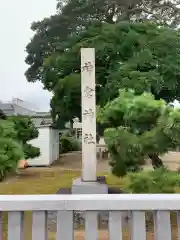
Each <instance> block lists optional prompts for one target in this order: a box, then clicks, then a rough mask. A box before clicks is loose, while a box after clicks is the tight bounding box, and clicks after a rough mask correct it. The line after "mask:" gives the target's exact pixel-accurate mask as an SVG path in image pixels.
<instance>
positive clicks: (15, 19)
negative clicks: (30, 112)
mask: <svg viewBox="0 0 180 240" xmlns="http://www.w3.org/2000/svg"><path fill="white" fill-rule="evenodd" d="M1 1H2V2H1V3H0V22H1V36H0V53H1V55H0V100H3V101H8V100H11V99H12V97H19V98H21V99H23V100H28V101H31V102H33V103H35V104H36V105H38V106H39V107H40V109H41V110H48V109H49V99H50V97H51V93H49V92H47V91H44V90H43V89H42V85H41V84H40V83H39V82H37V83H28V82H27V81H26V78H25V76H24V72H25V71H26V69H27V67H28V66H27V65H26V64H25V62H24V59H25V57H26V52H25V46H26V45H27V44H28V42H29V41H30V38H31V37H32V36H33V32H31V30H30V25H31V23H32V22H33V21H36V20H41V19H43V18H44V17H48V16H50V15H52V14H53V13H55V10H56V0H46V1H44V0H30V1H29V0H17V1H5V0H1Z"/></svg>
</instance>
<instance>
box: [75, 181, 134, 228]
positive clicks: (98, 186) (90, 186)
mask: <svg viewBox="0 0 180 240" xmlns="http://www.w3.org/2000/svg"><path fill="white" fill-rule="evenodd" d="M102 178H103V177H98V178H97V182H83V181H82V180H81V178H77V179H75V180H74V181H73V183H72V192H71V193H72V194H108V185H107V184H106V180H105V179H102ZM108 216H109V213H108V211H102V212H101V213H99V216H98V221H99V226H100V225H101V224H102V225H104V224H105V226H106V227H107V226H108V224H107V223H108ZM130 217H131V214H130V213H128V212H127V211H124V213H123V219H122V220H123V221H122V226H123V227H128V224H129V220H130ZM84 221H85V220H84V213H83V212H76V213H75V226H76V227H75V228H77V226H78V224H84Z"/></svg>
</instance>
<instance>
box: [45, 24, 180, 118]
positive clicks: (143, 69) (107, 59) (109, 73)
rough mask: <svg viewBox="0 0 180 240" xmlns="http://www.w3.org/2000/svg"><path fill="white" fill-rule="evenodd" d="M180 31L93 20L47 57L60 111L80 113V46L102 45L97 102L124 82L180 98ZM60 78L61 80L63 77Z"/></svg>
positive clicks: (54, 101) (69, 114)
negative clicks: (61, 50) (57, 51)
mask: <svg viewBox="0 0 180 240" xmlns="http://www.w3.org/2000/svg"><path fill="white" fill-rule="evenodd" d="M179 40H180V35H179V31H177V30H173V29H170V28H168V27H167V28H166V27H161V28H159V27H158V26H157V25H155V24H153V23H150V22H145V23H132V24H129V23H128V22H120V23H118V24H114V25H112V24H106V23H104V24H99V23H96V24H93V25H92V26H90V27H89V28H88V29H86V30H85V31H84V32H82V33H80V34H79V35H78V36H77V37H74V38H73V40H72V39H71V40H70V41H67V43H66V49H68V51H65V52H64V53H62V54H60V55H59V56H56V55H52V56H51V57H49V58H47V59H46V60H45V61H44V77H45V78H46V81H47V83H46V84H47V85H46V86H47V88H48V86H54V87H52V91H53V92H54V96H53V99H52V102H51V107H52V111H53V113H54V115H56V114H59V115H60V116H61V118H63V117H64V118H66V120H69V119H72V118H73V117H75V116H77V117H80V115H81V114H80V105H81V102H80V99H81V98H80V48H81V47H95V48H96V83H97V84H98V85H101V87H97V89H96V90H97V96H96V97H97V104H98V105H101V106H102V105H104V104H105V103H106V102H107V101H109V100H111V99H114V98H115V97H117V95H118V90H119V89H120V88H132V89H135V91H136V92H137V93H139V94H141V93H143V92H144V91H149V92H152V93H153V94H154V95H155V98H156V99H160V98H163V99H165V100H166V101H167V102H170V101H173V100H174V99H175V98H176V99H177V100H179V99H180V86H179V84H180V82H179V75H180V68H179V63H180V54H179V53H180V51H179V49H180V41H179ZM57 79H58V80H57Z"/></svg>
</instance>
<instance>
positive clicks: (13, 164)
mask: <svg viewBox="0 0 180 240" xmlns="http://www.w3.org/2000/svg"><path fill="white" fill-rule="evenodd" d="M23 157H24V153H23V149H22V146H21V144H19V142H18V141H17V132H16V131H15V129H14V123H13V122H12V121H9V120H7V119H6V117H5V115H4V114H3V112H2V111H1V114H0V181H2V180H3V178H4V177H5V176H6V175H7V173H9V172H12V171H15V170H16V168H17V164H18V161H19V160H20V159H22V158H23Z"/></svg>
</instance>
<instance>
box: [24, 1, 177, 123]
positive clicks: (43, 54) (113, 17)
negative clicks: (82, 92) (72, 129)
mask: <svg viewBox="0 0 180 240" xmlns="http://www.w3.org/2000/svg"><path fill="white" fill-rule="evenodd" d="M57 2H58V3H57V13H56V14H55V15H53V16H51V17H49V18H45V19H44V20H42V21H39V22H34V23H33V24H32V26H31V29H32V30H33V31H34V37H33V38H32V40H31V41H30V42H29V44H28V45H27V47H26V51H27V57H26V60H25V61H26V63H27V64H28V65H29V68H28V70H27V71H26V73H25V75H26V77H27V80H28V81H30V82H35V81H41V82H42V83H43V85H44V87H45V88H46V89H48V90H49V91H53V92H54V89H56V91H55V94H54V98H53V100H52V103H51V106H52V113H53V116H56V114H59V115H60V112H61V118H65V119H66V118H67V116H68V117H69V115H71V114H70V113H72V114H73V115H74V111H72V110H75V109H76V105H77V104H76V103H75V105H74V106H73V108H70V107H71V103H72V102H73V101H72V100H71V99H68V100H67V96H66V95H65V96H64V95H62V94H61V92H64V91H65V92H67V90H66V89H65V90H63V89H62V84H59V81H61V80H62V79H63V78H66V80H67V81H69V75H72V74H73V76H74V77H75V79H77V78H78V76H75V74H74V73H76V74H78V73H79V71H80V69H79V66H80V59H79V50H80V47H81V46H90V47H95V48H96V49H97V52H96V55H97V59H96V63H97V64H96V65H97V67H98V69H97V78H98V79H100V80H99V81H100V82H101V81H102V82H103V84H102V85H103V86H104V85H105V84H106V82H107V80H108V82H109V81H110V83H111V81H112V79H111V80H109V79H108V76H109V73H110V72H112V71H114V67H113V66H115V67H117V63H118V62H121V61H122V60H127V58H128V56H127V54H126V48H131V47H134V46H132V45H133V44H134V43H133V40H132V41H131V38H132V37H133V36H132V34H133V33H132V32H131V34H130V33H129V31H130V30H132V29H131V26H130V28H128V27H123V28H124V29H122V28H121V31H122V32H121V33H122V34H119V33H120V28H119V30H118V27H114V26H112V25H116V24H117V23H119V22H121V21H128V22H131V23H132V22H136V21H137V20H138V21H144V20H146V19H149V20H152V21H154V22H156V23H157V24H158V25H171V26H174V27H176V26H178V24H179V7H178V4H179V0H176V1H168V2H166V3H164V2H162V1H160V0H156V1H154V0H151V1H147V0H135V1H134V0H128V1H127V0H126V1H124V0H114V1H112V0H107V1H104V0H96V1H94V0H87V1H84V0H64V1H57ZM95 23H97V25H98V27H97V26H96V27H95V28H93V27H91V25H94V24H95ZM105 23H107V24H109V25H107V24H105ZM102 25H103V26H102ZM89 26H90V28H89ZM121 26H122V25H121ZM87 28H88V30H87V31H86V29H87ZM102 28H103V29H102ZM101 30H103V31H102V33H101ZM135 31H138V30H137V29H136V30H135ZM139 31H140V29H139ZM139 31H138V34H137V38H138V37H139V34H140V32H139ZM157 31H158V30H157ZM79 34H80V35H79ZM118 34H119V36H118ZM123 34H125V37H127V36H128V39H129V41H127V44H125V42H124V43H123V45H122V48H124V51H123V52H120V54H119V56H118V51H119V49H120V47H119V46H120V44H122V41H121V38H122V37H123ZM150 34H151V29H150V32H148V34H147V35H148V37H149V35H150ZM142 35H143V32H142ZM111 36H113V37H111ZM96 38H97V40H96ZM113 38H114V39H113ZM123 39H124V37H123ZM128 39H126V40H128ZM109 40H110V41H109ZM141 44H143V40H142V42H141ZM145 44H146V43H145ZM117 45H118V48H117ZM127 45H129V47H128V46H127ZM113 46H114V48H113ZM116 49H118V51H116ZM104 50H105V51H104ZM103 51H104V53H103ZM60 56H62V57H61V60H58V61H57V59H59V57H60ZM57 62H58V64H56V63H57ZM73 76H71V77H70V78H71V79H72V77H73ZM63 81H64V80H63ZM74 81H75V80H74ZM56 85H58V86H61V89H60V88H59V91H58V89H57V88H58V87H57V86H56ZM75 85H76V83H75ZM75 85H74V84H72V90H70V91H72V92H73V93H74V94H75V93H76V89H77V88H76V86H75ZM112 85H113V86H114V83H112ZM63 88H67V84H66V87H63ZM74 88H75V89H74ZM113 90H116V89H114V87H113V88H112V86H111V93H112V91H113ZM57 92H58V93H57ZM77 92H79V90H78V91H77ZM104 92H106V91H100V94H99V96H102V95H104ZM112 95H113V93H112ZM64 97H65V100H64ZM68 103H70V105H68ZM67 105H68V107H67ZM67 108H68V109H69V113H67ZM64 109H65V115H63V114H64ZM76 112H78V113H79V107H78V108H77V111H76ZM77 116H78V114H77Z"/></svg>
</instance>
